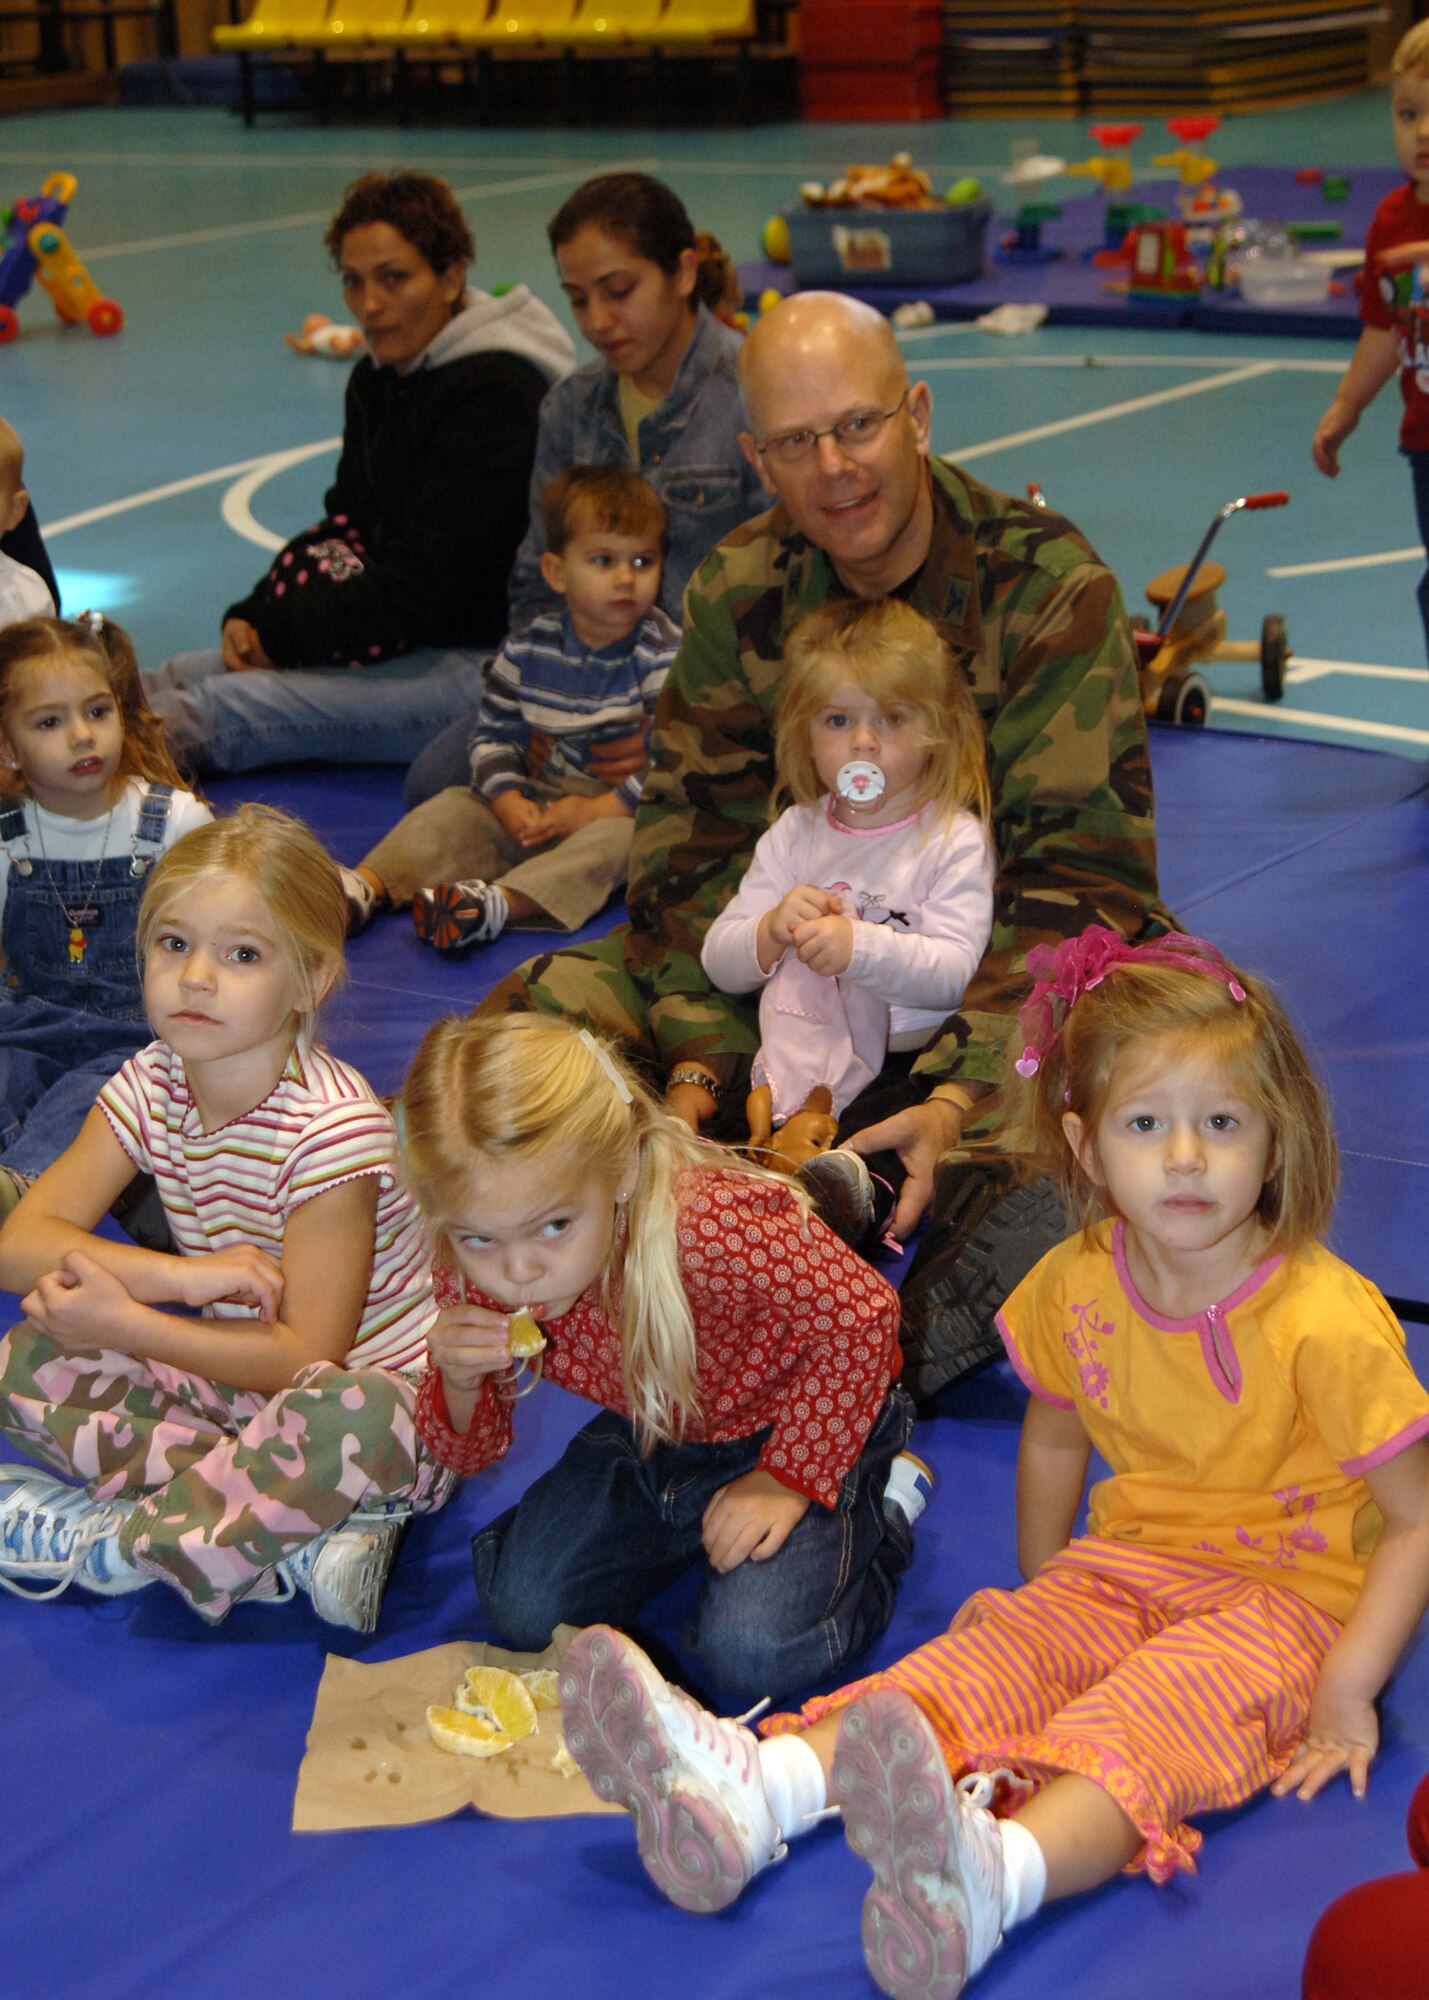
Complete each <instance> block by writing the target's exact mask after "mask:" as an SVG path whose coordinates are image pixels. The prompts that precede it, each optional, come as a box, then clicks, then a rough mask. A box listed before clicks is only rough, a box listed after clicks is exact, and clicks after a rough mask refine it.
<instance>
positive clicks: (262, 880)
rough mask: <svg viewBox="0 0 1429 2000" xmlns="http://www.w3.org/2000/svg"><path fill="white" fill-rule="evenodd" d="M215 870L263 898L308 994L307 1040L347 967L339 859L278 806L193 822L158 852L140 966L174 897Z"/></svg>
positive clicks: (302, 1029)
mask: <svg viewBox="0 0 1429 2000" xmlns="http://www.w3.org/2000/svg"><path fill="white" fill-rule="evenodd" d="M216 875H234V876H237V877H238V879H239V880H240V881H243V882H248V883H250V884H251V885H252V887H253V888H254V889H256V890H257V892H258V894H259V896H260V897H261V898H262V902H263V907H264V909H265V911H266V912H267V915H268V918H269V920H270V922H271V923H272V925H273V930H274V933H275V935H276V939H277V944H278V949H279V950H280V951H281V952H282V954H283V957H284V959H285V960H286V961H287V964H288V969H289V971H290V972H291V973H292V975H293V979H294V981H295V983H296V984H297V985H298V986H299V987H300V988H301V989H302V991H303V993H304V995H305V996H306V997H305V1000H304V1004H303V1005H302V1006H300V1007H299V1009H298V1023H299V1025H298V1039H299V1041H300V1042H301V1043H302V1044H303V1045H304V1046H307V1045H308V1044H310V1043H311V1042H312V1041H313V1039H314V1037H315V1035H316V1032H317V1018H318V1012H319V1009H320V1007H321V1005H322V1002H323V1001H324V1000H325V999H326V998H327V996H328V994H329V993H330V992H331V991H332V989H333V988H334V987H335V986H336V985H338V984H339V982H340V981H341V979H342V975H343V971H344V961H343V947H344V943H345V940H346V935H347V898H346V896H345V895H344V894H343V887H342V877H341V876H340V875H339V874H338V872H337V864H336V863H335V862H334V861H333V860H332V858H331V856H330V855H329V854H328V852H327V850H326V849H325V848H324V847H323V845H322V843H321V842H320V841H319V840H318V839H317V837H316V835H315V834H313V833H312V832H311V831H310V830H309V829H308V828H307V827H306V826H304V825H303V822H302V821H301V820H300V819H294V818H293V816H292V814H291V813H285V812H280V811H279V810H278V808H277V807H276V806H259V805H246V806H240V807H239V808H238V810H237V812H235V813H231V814H229V816H228V817H227V818H226V819H215V820H210V821H209V822H208V824H207V825H206V826H196V827H195V828H194V829H193V831H192V832H191V833H186V834H185V835H184V836H183V838H182V839H181V840H176V841H175V842H174V844H173V846H172V847H171V848H169V849H168V851H167V852H166V853H164V854H162V855H161V856H160V857H159V859H158V861H157V862H156V863H155V864H154V868H153V871H152V872H151V874H150V876H149V880H148V882H147V884H146V885H145V889H144V898H143V901H142V902H141V903H140V905H139V920H138V924H137V926H136V928H135V937H134V941H135V945H136V947H137V950H138V954H139V963H140V965H141V966H142V965H143V962H144V960H145V958H146V957H147V955H148V952H149V947H150V946H151V945H152V944H153V942H154V938H155V935H156V933H157V932H158V930H159V928H160V925H161V924H162V922H163V918H164V913H165V911H166V910H167V909H168V908H169V907H170V906H171V905H172V903H173V902H174V900H175V899H176V898H177V897H179V896H182V895H184V894H185V893H186V892H187V891H188V890H190V889H192V888H194V887H195V886H196V885H197V884H198V883H199V882H204V881H208V880H210V879H211V878H212V877H213V876H216Z"/></svg>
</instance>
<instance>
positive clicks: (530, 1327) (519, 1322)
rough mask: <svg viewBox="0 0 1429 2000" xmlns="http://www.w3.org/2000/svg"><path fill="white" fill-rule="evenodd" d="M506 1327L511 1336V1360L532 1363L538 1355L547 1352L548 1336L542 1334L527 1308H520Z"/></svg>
mask: <svg viewBox="0 0 1429 2000" xmlns="http://www.w3.org/2000/svg"><path fill="white" fill-rule="evenodd" d="M506 1325H507V1331H508V1332H509V1333H510V1335H511V1359H512V1360H513V1361H531V1360H533V1359H534V1358H535V1356H536V1355H538V1354H541V1353H543V1352H544V1351H545V1346H546V1336H545V1334H544V1333H542V1331H541V1329H540V1327H539V1326H538V1325H537V1324H536V1322H535V1320H534V1319H533V1318H532V1317H531V1315H530V1313H529V1312H527V1310H526V1308H525V1306H521V1307H519V1308H518V1310H517V1311H515V1312H514V1313H512V1315H511V1317H510V1319H509V1320H508V1321H507V1322H506Z"/></svg>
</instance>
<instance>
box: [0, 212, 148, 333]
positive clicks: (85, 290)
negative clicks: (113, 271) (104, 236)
mask: <svg viewBox="0 0 1429 2000" xmlns="http://www.w3.org/2000/svg"><path fill="white" fill-rule="evenodd" d="M77 185H78V183H77V182H76V180H75V177H74V175H73V174H66V173H56V174H51V175H50V176H49V178H48V179H47V180H46V181H45V182H44V184H43V186H42V187H41V189H40V192H39V194H38V195H26V196H22V197H21V198H20V199H19V200H18V201H15V202H12V203H11V204H10V206H9V207H8V208H5V209H3V210H0V232H3V240H0V346H3V345H5V344H6V343H8V342H9V341H12V340H13V339H14V338H15V336H16V335H17V334H18V333H19V331H20V319H19V315H18V313H17V312H16V310H15V308H16V307H17V306H18V305H19V304H20V302H21V300H22V299H23V298H24V297H25V295H26V293H27V292H28V291H29V289H30V287H31V285H32V284H33V283H34V282H35V280H36V279H38V280H39V282H40V284H41V285H42V286H43V287H44V289H45V290H46V291H47V292H48V293H49V295H50V297H51V299H52V300H53V301H54V308H55V312H56V313H57V314H58V316H59V317H60V319H62V320H65V321H67V322H68V323H69V324H70V325H72V326H79V325H87V326H88V327H89V329H90V331H91V332H93V333H98V334H110V333H118V331H119V329H120V327H122V326H123V324H124V314H123V311H122V310H121V308H120V307H119V306H118V305H116V304H115V302H114V300H113V299H108V298H105V296H104V294H103V293H102V292H101V291H100V289H99V287H98V285H96V284H95V282H94V280H93V278H91V277H90V275H89V272H88V271H87V270H86V269H85V267H84V264H83V263H82V262H81V260H80V258H79V256H78V254H77V253H76V251H75V248H74V246H73V244H72V243H71V242H70V240H69V238H68V236H66V235H65V232H64V230H63V228H62V227H61V225H62V224H63V222H64V220H65V217H66V215H67V214H68V211H69V205H70V202H71V201H72V200H73V199H74V191H75V188H76V186H77Z"/></svg>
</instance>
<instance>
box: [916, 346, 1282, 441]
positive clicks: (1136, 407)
mask: <svg viewBox="0 0 1429 2000" xmlns="http://www.w3.org/2000/svg"><path fill="white" fill-rule="evenodd" d="M1274 368H1275V363H1274V362H1273V361H1257V362H1252V363H1251V365H1250V366H1249V367H1247V368H1237V369H1232V370H1231V371H1230V372H1229V373H1227V374H1223V375H1207V376H1205V377H1203V378H1202V380H1201V381H1199V382H1182V383H1180V384H1179V385H1178V386H1177V387H1176V388H1174V389H1158V390H1156V392H1155V393H1154V394H1153V395H1150V396H1133V397H1132V398H1131V399H1130V401H1129V402H1125V403H1108V404H1107V405H1106V406H1105V407H1104V408H1102V409H1100V410H1085V411H1083V412H1082V414H1081V415H1080V416H1075V417H1062V418H1060V419H1059V420H1058V421H1057V422H1056V423H1051V424H1037V425H1035V426H1034V427H1033V429H1031V430H1027V431H1009V432H1008V434H1007V436H1006V437H1000V438H990V439H989V440H988V441H987V443H986V444H974V445H963V446H960V447H956V448H955V449H954V450H952V451H946V452H943V453H941V454H940V455H941V456H942V457H943V458H946V459H950V460H951V461H952V462H953V463H954V464H955V465H967V464H968V463H970V461H971V460H973V459H975V458H987V457H990V456H991V454H992V453H993V452H995V451H1010V450H1011V449H1012V448H1013V447H1014V446H1015V445H1022V444H1035V443H1036V442H1037V441H1038V440H1039V439H1040V438H1049V437H1061V436H1062V435H1063V434H1064V433H1065V432H1067V431H1080V430H1085V429H1087V428H1088V426H1090V425H1092V424H1105V423H1109V422H1111V420H1112V419H1113V418H1116V417H1131V416H1136V415H1137V414H1138V413H1139V412H1140V411H1142V410H1154V409H1157V408H1159V407H1160V406H1161V405H1162V404H1163V403H1179V402H1182V401H1184V400H1185V398H1186V397H1187V396H1200V395H1203V394H1204V393H1205V392H1206V390H1208V389H1227V388H1232V387H1234V386H1235V385H1236V384H1238V383H1241V382H1253V381H1257V380H1258V379H1259V378H1260V377H1261V376H1262V375H1269V374H1271V373H1273V371H1274Z"/></svg>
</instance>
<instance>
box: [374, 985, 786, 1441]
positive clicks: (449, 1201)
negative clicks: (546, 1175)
mask: <svg viewBox="0 0 1429 2000" xmlns="http://www.w3.org/2000/svg"><path fill="white" fill-rule="evenodd" d="M616 1078H619V1079H620V1083H621V1084H622V1085H623V1086H624V1088H625V1089H626V1090H628V1091H629V1093H630V1101H629V1102H628V1103H627V1102H625V1100H624V1098H623V1096H622V1094H621V1090H620V1088H619V1087H618V1086H617V1084H616V1081H615V1079H616ZM399 1124H400V1126H401V1130H402V1152H403V1158H404V1161H405V1165H406V1173H407V1180H408V1183H409V1185H410V1187H411V1190H412V1193H413V1196H414V1197H415V1199H416V1202H417V1205H418V1207H419V1208H420V1209H421V1210H422V1213H423V1214H424V1215H425V1216H426V1217H427V1219H428V1222H429V1223H430V1225H431V1227H432V1230H433V1234H434V1236H435V1237H436V1239H437V1248H438V1252H439V1254H441V1255H442V1256H444V1257H447V1258H450V1259H451V1261H452V1262H453V1263H455V1262H456V1259H455V1258H454V1257H453V1256H452V1251H451V1242H450V1234H449V1232H450V1230H451V1229H452V1227H453V1226H454V1225H455V1224H457V1223H458V1222H461V1221H464V1220H471V1219H472V1218H471V1217H470V1215H469V1211H468V1209H467V1203H468V1202H469V1199H470V1182H471V1175H472V1171H473V1169H474V1168H476V1167H477V1166H479V1165H482V1164H499V1163H501V1162H502V1161H506V1160H510V1161H513V1162H515V1161H521V1162H538V1163H542V1164H545V1163H548V1162H549V1163H551V1164H552V1165H553V1166H554V1163H555V1162H556V1161H557V1160H561V1159H565V1160H570V1161H573V1162H578V1163H579V1164H580V1167H581V1169H582V1171H583V1172H585V1173H594V1172H598V1171H600V1170H601V1169H602V1168H603V1167H609V1168H611V1169H612V1170H614V1169H615V1168H616V1167H617V1166H618V1165H620V1164H623V1163H624V1161H625V1160H626V1159H627V1157H628V1156H629V1155H630V1154H631V1153H632V1151H633V1153H634V1156H635V1161H636V1167H635V1173H634V1176H633V1180H632V1182H631V1185H630V1198H629V1207H628V1210H627V1214H628V1218H629V1219H628V1226H627V1233H626V1238H625V1243H624V1246H623V1249H622V1248H621V1247H620V1246H619V1245H617V1247H616V1249H615V1251H614V1252H613V1253H612V1256H611V1260H610V1263H609V1264H608V1265H607V1267H606V1270H605V1274H604V1277H603V1279H602V1289H601V1298H602V1303H603V1305H604V1307H605V1310H606V1312H607V1314H608V1316H609V1317H610V1319H611V1321H612V1323H613V1324H614V1325H616V1326H617V1327H618V1328H619V1331H620V1343H621V1376H622V1380H623V1382H624V1385H625V1395H626V1400H627V1402H628V1404H629V1407H630V1412H631V1416H632V1418H633V1420H634V1424H635V1429H636V1435H637V1437H638V1438H639V1441H640V1446H641V1449H642V1450H643V1451H649V1450H651V1449H652V1448H653V1447H654V1446H655V1445H656V1444H658V1443H660V1442H662V1441H665V1440H669V1439H674V1438H678V1437H680V1436H681V1435H682V1434H683V1431H684V1429H685V1426H686V1424H687V1423H688V1422H689V1421H690V1420H691V1419H692V1418H694V1417H696V1416H697V1415H698V1412H699V1400H698V1374H699V1356H698V1344H697V1335H696V1329H695V1324H694V1319H693V1316H692V1315H691V1312H690V1302H689V1299H688V1298H687V1297H686V1295H685V1288H684V1284H683V1282H682V1281H681V1277H680V1260H679V1253H678V1248H677V1244H676V1237H675V1217H676V1207H677V1201H678V1181H679V1177H680V1175H681V1174H682V1173H685V1172H687V1171H689V1170H691V1169H704V1170H707V1171H708V1170H711V1169H718V1170H719V1171H722V1172H727V1173H742V1174H747V1175H748V1176H749V1178H750V1179H753V1180H762V1181H766V1182H769V1183H771V1184H773V1185H777V1186H779V1187H780V1188H785V1189H787V1188H789V1187H790V1185H791V1184H790V1183H789V1182H787V1181H784V1180H782V1179H779V1178H778V1177H777V1176H774V1175H769V1174H764V1173H762V1172H760V1171H759V1170H758V1169H754V1168H748V1167H745V1166H744V1165H743V1164H742V1163H737V1162H735V1161H734V1160H732V1159H731V1157H730V1156H729V1154H727V1153H724V1152H722V1151H720V1149H719V1148H718V1147H716V1146H712V1145H710V1144H709V1143H708V1142H707V1141H705V1140H703V1139H698V1138H696V1137H695V1135H694V1133H692V1132H691V1131H690V1129H689V1127H688V1126H687V1125H685V1124H684V1123H682V1121H681V1120H680V1119H678V1118H675V1117H673V1116H672V1115H671V1114H670V1113H669V1112H668V1111H666V1110H665V1108H664V1107H663V1105H661V1104H660V1103H658V1102H657V1100H656V1099H655V1098H654V1097H652V1096H651V1094H650V1092H649V1091H648V1090H647V1089H646V1088H645V1086H644V1084H643V1083H642V1082H641V1081H640V1079H639V1077H638V1076H637V1075H636V1073H635V1071H634V1070H633V1069H632V1068H631V1067H630V1065H629V1064H628V1063H627V1062H626V1061H625V1059H624V1057H623V1056H622V1055H621V1054H620V1053H619V1051H618V1050H616V1049H614V1048H612V1047H610V1046H609V1045H608V1044H607V1043H605V1042H598V1041H597V1040H596V1038H595V1036H593V1035H591V1034H590V1033H589V1032H588V1031H587V1030H585V1029H580V1028H577V1027H575V1026H574V1025H573V1024H572V1023H571V1022H569V1021H565V1020H561V1019H559V1018H557V1017H556V1016H553V1015H549V1014H525V1013H514V1014H491V1015H472V1016H470V1017H468V1018H466V1019H457V1018H455V1017H453V1018H450V1019H448V1020H445V1021H438V1022H437V1023H436V1025H435V1026H434V1027H432V1028H430V1029H429V1030H428V1031H427V1034H426V1036H425V1038H424V1039H423V1041H422V1044H421V1047H420V1048H419V1049H418V1050H417V1053H416V1056H415V1057H414V1058H413V1061H412V1067H411V1069H410V1070H409V1071H408V1073H407V1080H406V1082H405V1084H404V1085H403V1086H402V1109H401V1117H400V1120H399Z"/></svg>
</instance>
